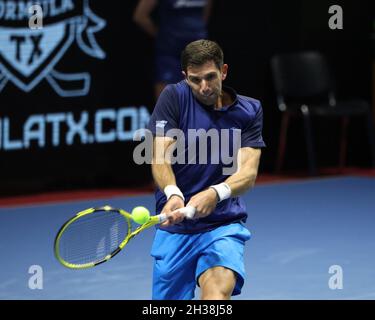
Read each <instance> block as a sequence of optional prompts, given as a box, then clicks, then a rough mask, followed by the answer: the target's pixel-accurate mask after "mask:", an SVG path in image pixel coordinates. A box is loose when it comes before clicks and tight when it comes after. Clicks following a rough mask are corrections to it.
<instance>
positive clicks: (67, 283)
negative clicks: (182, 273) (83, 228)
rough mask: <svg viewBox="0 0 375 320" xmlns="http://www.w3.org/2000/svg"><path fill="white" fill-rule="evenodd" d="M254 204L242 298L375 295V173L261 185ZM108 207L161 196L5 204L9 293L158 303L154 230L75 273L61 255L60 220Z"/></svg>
mask: <svg viewBox="0 0 375 320" xmlns="http://www.w3.org/2000/svg"><path fill="white" fill-rule="evenodd" d="M245 200H246V203H247V207H248V212H249V219H248V221H247V226H248V228H249V229H250V231H251V232H252V239H251V240H250V241H249V242H248V243H247V247H246V253H245V261H246V269H247V279H246V282H245V285H244V288H243V291H242V294H241V295H240V296H237V297H235V299H249V300H252V299H375V232H374V230H375V179H374V178H364V177H340V178H326V179H313V180H305V181H299V182H289V183H279V184H268V185H260V186H257V187H255V189H253V191H251V192H250V193H248V194H246V196H245ZM105 204H110V205H112V206H115V207H121V208H124V209H128V210H131V209H132V208H133V207H135V206H138V205H143V206H146V207H148V208H150V209H152V208H153V207H154V198H153V195H152V194H150V195H145V196H134V197H117V198H110V199H95V200H94V199H93V200H90V201H75V202H64V203H57V204H53V205H40V206H27V207H17V208H9V209H8V208H2V209H0V252H1V265H0V299H150V298H151V275H152V258H151V257H150V255H149V252H150V249H151V243H152V239H153V235H154V230H152V229H151V230H147V231H145V232H144V233H143V234H142V235H141V236H139V237H137V238H135V239H134V240H132V241H131V243H130V244H129V245H128V246H127V247H126V249H125V251H124V252H122V253H120V254H119V255H118V256H116V257H115V258H114V259H113V260H112V261H110V262H108V263H104V264H102V265H100V266H98V267H96V268H93V269H87V270H81V271H75V270H68V269H65V268H64V267H62V266H61V265H60V264H59V263H58V262H57V261H56V260H55V258H54V255H53V241H54V237H55V234H56V232H57V231H58V229H59V227H60V226H61V224H62V223H63V222H65V221H66V220H67V219H68V218H69V217H70V216H72V215H73V214H74V213H75V212H77V211H80V210H83V209H85V208H88V207H92V206H101V205H105ZM33 265H38V266H40V267H41V268H42V270H43V289H35V290H32V289H30V288H29V285H28V284H29V279H30V277H32V274H30V273H29V268H30V266H33ZM335 265H336V266H340V268H341V270H342V272H343V274H342V275H343V277H342V280H343V281H342V283H343V288H342V289H336V290H332V289H330V287H329V280H330V277H332V276H333V274H330V273H329V268H330V267H331V266H335ZM197 294H198V292H197ZM197 297H198V298H199V295H197Z"/></svg>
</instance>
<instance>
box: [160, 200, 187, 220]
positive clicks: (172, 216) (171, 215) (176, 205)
mask: <svg viewBox="0 0 375 320" xmlns="http://www.w3.org/2000/svg"><path fill="white" fill-rule="evenodd" d="M184 206H185V204H184V201H183V200H182V199H181V198H180V197H179V196H172V197H170V199H169V200H168V202H167V203H166V204H165V206H164V208H163V210H162V211H161V213H164V214H165V215H166V217H167V220H165V221H164V222H163V223H161V224H160V226H162V227H167V226H171V225H173V224H176V223H180V222H181V221H182V220H184V218H185V215H184V214H183V213H180V212H173V211H175V210H177V209H181V208H183V207H184Z"/></svg>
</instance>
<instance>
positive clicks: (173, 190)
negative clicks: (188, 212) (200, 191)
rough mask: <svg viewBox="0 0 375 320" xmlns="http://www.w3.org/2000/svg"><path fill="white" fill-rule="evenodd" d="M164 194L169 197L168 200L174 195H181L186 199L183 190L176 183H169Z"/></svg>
mask: <svg viewBox="0 0 375 320" xmlns="http://www.w3.org/2000/svg"><path fill="white" fill-rule="evenodd" d="M164 194H165V196H166V197H167V201H168V200H169V198H170V197H172V196H179V197H180V198H181V199H182V200H184V201H185V197H184V195H183V194H182V192H181V190H180V189H179V188H178V187H177V186H174V185H171V184H170V185H168V186H166V187H165V188H164Z"/></svg>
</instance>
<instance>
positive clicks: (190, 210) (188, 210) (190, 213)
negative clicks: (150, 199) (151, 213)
mask: <svg viewBox="0 0 375 320" xmlns="http://www.w3.org/2000/svg"><path fill="white" fill-rule="evenodd" d="M177 210H178V211H180V212H181V213H183V214H184V215H185V218H186V219H193V218H194V215H195V212H196V211H197V209H195V208H194V207H192V206H187V207H184V208H181V209H177ZM177 210H176V211H177ZM158 217H159V223H163V222H164V221H165V220H167V215H166V214H165V213H161V214H159V215H158Z"/></svg>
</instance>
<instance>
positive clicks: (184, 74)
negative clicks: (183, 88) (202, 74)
mask: <svg viewBox="0 0 375 320" xmlns="http://www.w3.org/2000/svg"><path fill="white" fill-rule="evenodd" d="M181 73H182V75H183V76H184V78H185V80H186V78H187V75H186V72H185V71H181Z"/></svg>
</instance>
